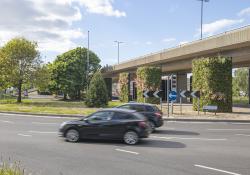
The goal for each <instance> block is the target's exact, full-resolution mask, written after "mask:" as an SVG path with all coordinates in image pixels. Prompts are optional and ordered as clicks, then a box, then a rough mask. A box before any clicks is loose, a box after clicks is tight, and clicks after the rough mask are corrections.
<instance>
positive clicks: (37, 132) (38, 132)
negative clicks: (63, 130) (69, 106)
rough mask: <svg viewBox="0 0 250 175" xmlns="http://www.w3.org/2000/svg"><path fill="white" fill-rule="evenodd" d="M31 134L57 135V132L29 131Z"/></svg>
mask: <svg viewBox="0 0 250 175" xmlns="http://www.w3.org/2000/svg"><path fill="white" fill-rule="evenodd" d="M29 132H30V133H36V134H57V132H50V131H29Z"/></svg>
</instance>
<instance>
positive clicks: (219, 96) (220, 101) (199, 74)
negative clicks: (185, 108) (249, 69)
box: [192, 57, 232, 112]
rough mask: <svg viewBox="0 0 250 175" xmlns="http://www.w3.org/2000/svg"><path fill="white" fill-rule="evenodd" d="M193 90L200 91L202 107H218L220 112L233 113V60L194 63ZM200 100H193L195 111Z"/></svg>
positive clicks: (197, 61)
mask: <svg viewBox="0 0 250 175" xmlns="http://www.w3.org/2000/svg"><path fill="white" fill-rule="evenodd" d="M192 73H193V82H192V85H193V90H200V92H201V98H200V107H201V109H202V107H203V106H204V105H217V106H218V112H232V59H231V58H224V57H213V58H202V59H198V60H194V61H193V67H192ZM197 102H198V100H197V99H194V100H193V108H194V110H197V109H198V103H197Z"/></svg>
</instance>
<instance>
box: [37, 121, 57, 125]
mask: <svg viewBox="0 0 250 175" xmlns="http://www.w3.org/2000/svg"><path fill="white" fill-rule="evenodd" d="M32 124H38V125H60V123H43V122H32Z"/></svg>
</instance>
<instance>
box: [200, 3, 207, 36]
mask: <svg viewBox="0 0 250 175" xmlns="http://www.w3.org/2000/svg"><path fill="white" fill-rule="evenodd" d="M198 1H201V39H202V37H203V36H202V30H203V4H204V2H209V0H198Z"/></svg>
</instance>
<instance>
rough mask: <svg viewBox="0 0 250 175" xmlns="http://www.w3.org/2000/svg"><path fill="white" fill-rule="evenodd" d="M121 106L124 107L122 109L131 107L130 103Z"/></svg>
mask: <svg viewBox="0 0 250 175" xmlns="http://www.w3.org/2000/svg"><path fill="white" fill-rule="evenodd" d="M119 108H122V109H131V107H130V105H122V106H120V107H119Z"/></svg>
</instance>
